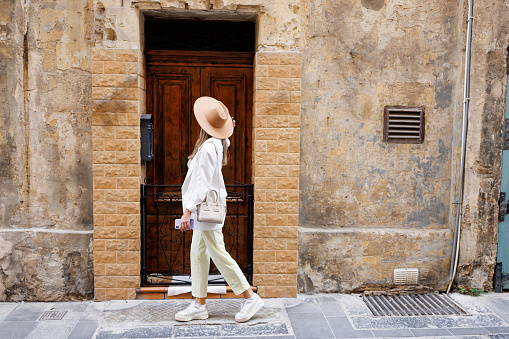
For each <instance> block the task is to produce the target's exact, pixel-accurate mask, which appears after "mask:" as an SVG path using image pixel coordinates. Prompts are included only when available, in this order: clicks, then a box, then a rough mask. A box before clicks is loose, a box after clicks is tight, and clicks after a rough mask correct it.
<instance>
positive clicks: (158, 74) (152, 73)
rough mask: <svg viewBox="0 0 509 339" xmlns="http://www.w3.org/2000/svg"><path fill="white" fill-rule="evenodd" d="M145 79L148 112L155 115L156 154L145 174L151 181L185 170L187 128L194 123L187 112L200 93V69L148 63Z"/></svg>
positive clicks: (165, 178)
mask: <svg viewBox="0 0 509 339" xmlns="http://www.w3.org/2000/svg"><path fill="white" fill-rule="evenodd" d="M147 79H148V81H147V113H148V114H153V117H154V155H155V157H154V161H151V162H148V163H147V176H148V177H149V178H150V179H149V181H150V182H160V181H162V180H167V179H170V178H173V177H175V176H178V175H181V174H183V173H185V172H186V169H187V167H186V166H187V156H188V155H189V153H190V150H191V147H192V145H191V143H192V142H191V135H190V134H191V133H190V131H191V128H192V124H193V123H194V124H196V122H195V119H194V117H192V116H191V115H190V112H192V103H193V102H194V101H195V100H196V99H197V98H198V97H199V95H200V89H199V83H200V70H199V68H198V67H154V68H150V67H149V72H148V75H147ZM148 98H150V100H149V99H148ZM191 118H192V119H191ZM182 181H183V179H182ZM180 183H182V182H180Z"/></svg>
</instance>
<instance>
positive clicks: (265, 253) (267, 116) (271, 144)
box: [92, 48, 301, 300]
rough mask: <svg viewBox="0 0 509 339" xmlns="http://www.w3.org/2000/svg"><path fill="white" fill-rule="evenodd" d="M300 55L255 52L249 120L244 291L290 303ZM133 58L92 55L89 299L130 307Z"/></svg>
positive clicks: (134, 246) (136, 150)
mask: <svg viewBox="0 0 509 339" xmlns="http://www.w3.org/2000/svg"><path fill="white" fill-rule="evenodd" d="M300 65H301V55H300V53H293V52H258V53H257V54H256V57H255V68H254V75H255V83H254V87H253V88H254V112H253V119H254V121H253V146H254V147H253V148H254V156H253V173H254V174H253V177H254V178H253V179H254V180H253V182H254V183H255V192H254V194H255V207H254V213H255V215H254V244H253V245H254V246H253V247H254V256H253V262H254V263H253V266H254V285H255V286H258V288H259V292H258V293H259V294H260V295H261V296H262V297H295V296H296V295H297V280H296V274H297V246H298V245H297V239H298V207H299V161H300V93H301V92H300V89H301V87H300V86H301V66H300ZM144 67H145V66H144V64H143V55H142V53H141V51H140V50H134V49H133V50H129V49H113V48H94V49H93V51H92V73H93V74H92V99H93V115H92V121H93V131H92V133H93V135H92V136H93V149H94V167H93V177H94V277H95V282H94V288H95V299H96V300H114V299H134V298H135V297H136V288H138V287H140V258H141V252H140V243H141V239H140V238H141V232H140V230H141V226H140V222H141V218H140V183H141V182H142V173H141V161H140V138H139V133H140V131H139V122H140V121H139V118H140V114H142V113H144V111H145V77H144Z"/></svg>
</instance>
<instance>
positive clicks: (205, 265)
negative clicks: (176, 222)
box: [191, 229, 250, 298]
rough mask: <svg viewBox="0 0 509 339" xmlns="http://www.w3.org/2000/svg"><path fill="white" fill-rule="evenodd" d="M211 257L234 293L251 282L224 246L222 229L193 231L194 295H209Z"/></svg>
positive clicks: (203, 296) (192, 271)
mask: <svg viewBox="0 0 509 339" xmlns="http://www.w3.org/2000/svg"><path fill="white" fill-rule="evenodd" d="M210 258H212V260H213V261H214V264H215V265H216V267H217V268H218V269H219V271H220V272H221V274H222V275H223V277H224V279H225V280H226V282H227V283H228V285H229V286H230V287H231V288H232V290H233V293H235V294H237V295H238V294H241V293H242V292H244V291H245V290H247V289H248V288H250V285H249V283H248V282H247V280H246V277H244V274H243V273H242V271H241V270H240V267H239V265H238V264H237V262H235V260H233V258H232V257H231V255H230V253H228V252H227V251H226V249H225V248H224V239H223V232H222V229H218V230H214V231H196V230H195V231H193V240H192V242H191V284H192V292H193V297H195V298H205V297H207V285H208V277H209V268H210Z"/></svg>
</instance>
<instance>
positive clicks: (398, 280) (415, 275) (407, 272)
mask: <svg viewBox="0 0 509 339" xmlns="http://www.w3.org/2000/svg"><path fill="white" fill-rule="evenodd" d="M418 282H419V269H417V268H397V269H395V270H394V284H395V285H417V283H418Z"/></svg>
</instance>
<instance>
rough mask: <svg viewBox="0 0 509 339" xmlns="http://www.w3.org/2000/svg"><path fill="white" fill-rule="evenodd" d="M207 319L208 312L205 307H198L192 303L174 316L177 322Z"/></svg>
mask: <svg viewBox="0 0 509 339" xmlns="http://www.w3.org/2000/svg"><path fill="white" fill-rule="evenodd" d="M208 317H209V311H207V305H205V306H202V307H200V306H199V305H198V304H197V303H195V302H194V301H193V302H192V303H191V305H189V306H187V308H186V309H185V310H183V311H180V312H178V313H177V314H175V320H178V321H190V320H194V319H207V318H208Z"/></svg>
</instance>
